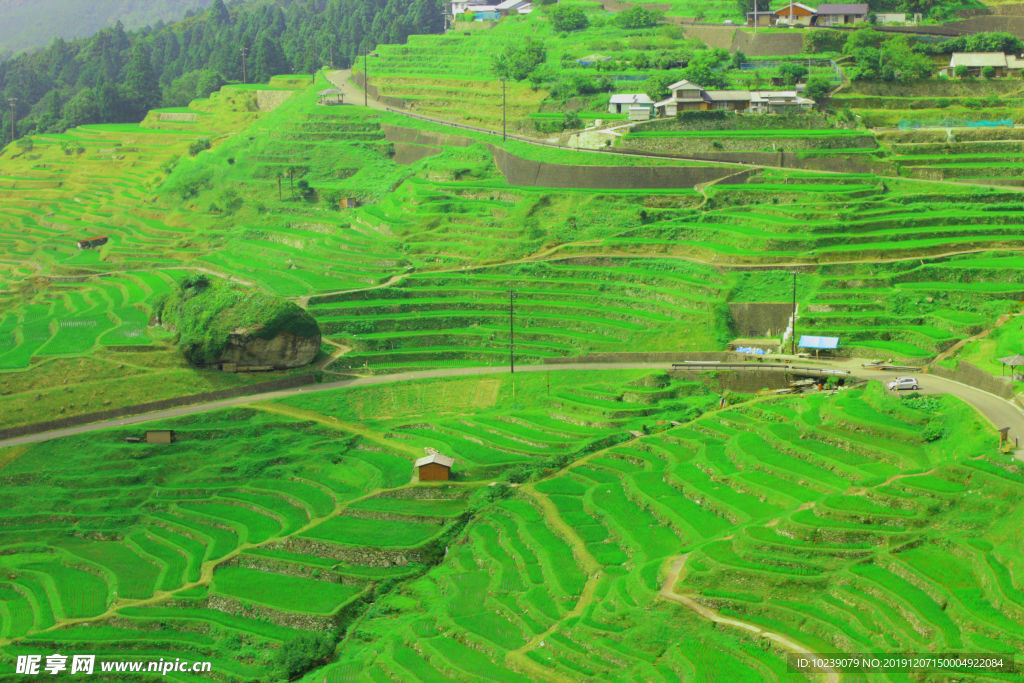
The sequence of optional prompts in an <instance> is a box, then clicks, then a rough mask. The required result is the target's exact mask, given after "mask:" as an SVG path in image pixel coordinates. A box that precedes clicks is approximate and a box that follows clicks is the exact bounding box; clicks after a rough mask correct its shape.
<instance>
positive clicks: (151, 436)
mask: <svg viewBox="0 0 1024 683" xmlns="http://www.w3.org/2000/svg"><path fill="white" fill-rule="evenodd" d="M173 442H174V430H173V429H147V430H146V443H173Z"/></svg>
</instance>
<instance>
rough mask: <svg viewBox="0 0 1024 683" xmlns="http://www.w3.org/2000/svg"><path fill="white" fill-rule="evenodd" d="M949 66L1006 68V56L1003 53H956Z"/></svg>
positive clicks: (950, 59)
mask: <svg viewBox="0 0 1024 683" xmlns="http://www.w3.org/2000/svg"><path fill="white" fill-rule="evenodd" d="M949 65H950V66H952V67H957V66H1006V55H1005V54H1003V53H1002V52H954V53H953V56H952V57H950V58H949Z"/></svg>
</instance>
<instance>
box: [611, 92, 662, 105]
mask: <svg viewBox="0 0 1024 683" xmlns="http://www.w3.org/2000/svg"><path fill="white" fill-rule="evenodd" d="M610 102H611V103H612V104H653V100H652V99H651V98H650V97H648V96H647V95H644V94H643V93H639V94H636V93H634V94H622V95H612V97H611V100H610Z"/></svg>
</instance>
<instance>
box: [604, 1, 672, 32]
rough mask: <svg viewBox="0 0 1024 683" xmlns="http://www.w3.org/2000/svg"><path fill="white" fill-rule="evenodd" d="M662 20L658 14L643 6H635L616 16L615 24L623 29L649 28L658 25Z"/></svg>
mask: <svg viewBox="0 0 1024 683" xmlns="http://www.w3.org/2000/svg"><path fill="white" fill-rule="evenodd" d="M660 19H661V17H660V16H659V13H658V12H652V11H651V10H649V9H647V8H645V7H642V6H641V5H634V6H633V7H630V8H629V9H628V10H626V11H625V12H619V13H618V14H616V15H615V23H616V24H618V25H619V26H621V27H622V28H647V27H648V26H654V25H655V24H657V23H658V22H659V21H660Z"/></svg>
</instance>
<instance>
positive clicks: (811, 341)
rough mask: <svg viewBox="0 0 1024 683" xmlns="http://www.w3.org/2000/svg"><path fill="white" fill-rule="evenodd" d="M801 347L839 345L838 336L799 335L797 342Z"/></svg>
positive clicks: (828, 347) (817, 347)
mask: <svg viewBox="0 0 1024 683" xmlns="http://www.w3.org/2000/svg"><path fill="white" fill-rule="evenodd" d="M797 346H799V347H800V348H801V349H834V348H836V347H838V346H839V337H809V336H807V335H803V336H801V337H800V343H799V344H797Z"/></svg>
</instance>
